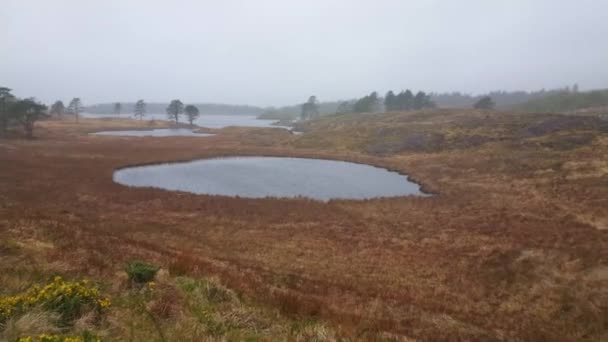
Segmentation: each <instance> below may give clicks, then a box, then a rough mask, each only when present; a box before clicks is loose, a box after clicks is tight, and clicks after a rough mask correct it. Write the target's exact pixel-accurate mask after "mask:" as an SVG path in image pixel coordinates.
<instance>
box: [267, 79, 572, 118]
mask: <svg viewBox="0 0 608 342" xmlns="http://www.w3.org/2000/svg"><path fill="white" fill-rule="evenodd" d="M564 93H567V94H569V93H572V94H578V86H577V85H574V86H573V87H564V88H560V89H550V90H545V89H542V90H538V91H531V92H528V91H503V90H497V91H492V92H489V93H486V94H478V95H472V94H465V93H460V92H452V93H430V94H429V95H430V97H431V101H433V103H435V105H436V106H437V107H440V108H456V109H458V108H473V106H474V105H475V103H477V101H479V100H480V99H481V98H483V97H486V96H489V97H491V98H492V100H493V101H494V103H495V104H496V108H497V109H502V110H508V109H517V108H520V107H522V106H523V105H524V104H526V103H533V101H535V100H538V101H539V102H542V101H543V99H545V98H548V97H550V98H552V97H554V96H561V94H564ZM580 94H582V93H580ZM381 95H382V94H381ZM356 101H357V99H351V100H346V101H330V102H320V103H319V112H320V114H321V116H325V115H331V114H336V112H338V111H339V110H338V108H339V107H340V105H341V104H343V103H348V104H350V105H352V104H353V103H354V102H356ZM383 101H384V98H383V97H380V102H381V103H380V105H381V107H382V108H383ZM301 111H302V104H296V105H291V106H284V107H279V108H275V107H271V108H267V109H266V110H265V111H264V112H263V113H262V114H261V115H260V116H259V117H260V118H263V119H274V120H292V119H296V118H297V117H299V115H300V112H301ZM382 111H383V110H382Z"/></svg>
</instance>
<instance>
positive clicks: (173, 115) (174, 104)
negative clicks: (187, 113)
mask: <svg viewBox="0 0 608 342" xmlns="http://www.w3.org/2000/svg"><path fill="white" fill-rule="evenodd" d="M183 112H184V104H183V103H182V101H180V100H173V101H171V103H170V104H169V107H167V116H168V117H169V120H174V121H175V124H176V125H177V124H178V123H179V116H180V115H181V114H182V113H183Z"/></svg>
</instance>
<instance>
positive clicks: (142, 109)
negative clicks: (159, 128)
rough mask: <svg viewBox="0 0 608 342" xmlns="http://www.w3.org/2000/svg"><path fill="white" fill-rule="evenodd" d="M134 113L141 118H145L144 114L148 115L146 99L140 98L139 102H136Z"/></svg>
mask: <svg viewBox="0 0 608 342" xmlns="http://www.w3.org/2000/svg"><path fill="white" fill-rule="evenodd" d="M133 115H134V116H135V117H136V118H138V119H139V120H143V118H144V115H146V103H145V102H144V100H138V101H137V102H135V107H134V109H133Z"/></svg>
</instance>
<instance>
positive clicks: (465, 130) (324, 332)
mask: <svg viewBox="0 0 608 342" xmlns="http://www.w3.org/2000/svg"><path fill="white" fill-rule="evenodd" d="M355 118H356V119H353V117H348V116H345V117H334V118H329V119H326V120H323V121H319V122H313V123H311V124H310V126H309V127H306V129H308V130H309V131H310V132H309V133H307V134H304V135H302V136H293V135H290V134H289V133H288V132H286V131H283V130H280V129H234V128H233V129H224V130H219V131H218V132H219V134H218V135H216V136H213V137H205V138H200V139H189V138H179V137H173V138H162V139H157V138H112V137H95V136H87V135H86V134H83V133H86V132H88V131H90V129H94V128H95V129H96V127H98V125H100V123H98V122H96V121H95V122H93V121H88V120H83V122H84V123H82V124H81V126H74V125H72V124H69V125H68V124H64V123H63V122H48V123H42V124H41V125H40V126H41V127H39V128H40V129H39V130H38V135H39V139H37V140H35V141H24V140H6V141H2V142H0V165H2V167H1V168H0V232H1V233H2V234H3V236H6V237H7V241H12V242H7V243H3V245H2V247H0V253H1V254H0V255H1V256H2V258H3V263H2V264H3V266H2V267H3V268H4V270H3V271H4V272H2V273H1V274H3V275H2V276H0V285H1V286H0V289H1V290H0V291H3V292H11V291H16V289H19V288H23V287H27V285H26V284H28V285H29V284H31V282H32V281H35V280H37V279H40V278H44V276H45V275H48V274H49V272H53V270H56V271H60V272H64V273H70V274H78V275H86V276H89V277H97V278H99V279H102V278H104V279H109V280H108V287H109V289H110V291H111V292H112V293H115V294H116V295H119V294H120V293H122V291H124V289H122V288H121V287H120V285H119V284H120V283H121V278H120V276H119V275H118V274H117V272H119V271H120V270H121V268H122V264H123V263H124V262H125V261H126V260H128V259H130V258H140V259H143V260H149V261H153V262H156V263H158V264H161V265H163V267H165V268H166V269H168V270H169V271H170V273H171V274H170V275H168V276H167V277H168V278H167V284H168V285H167V286H169V288H174V289H175V288H177V289H180V290H179V291H182V292H180V293H181V295H183V298H182V299H181V301H182V304H180V306H179V307H176V308H170V307H167V305H168V302H170V301H171V300H172V299H171V298H177V297H174V296H178V295H177V294H176V293H168V294H167V295H166V298H164V299H163V297H159V298H158V299H156V300H157V302H158V304H157V307H156V308H154V311H155V312H156V313H155V315H157V316H159V317H161V316H162V320H161V321H162V322H161V324H162V325H163V328H164V329H165V331H166V332H167V334H169V335H172V336H176V337H178V338H177V340H180V338H179V337H181V338H182V339H188V338H192V339H204V338H212V339H213V338H220V336H224V337H231V336H232V337H233V338H234V339H237V340H238V339H244V338H246V337H252V338H258V339H265V338H266V339H282V338H288V339H301V340H331V339H333V338H338V337H348V338H350V339H376V338H380V337H386V338H389V339H390V338H392V339H406V338H412V339H422V340H457V339H461V340H530V341H533V340H534V341H536V340H583V339H590V340H602V339H607V338H608V290H607V289H608V286H607V285H608V279H607V277H604V276H602V274H604V272H605V269H606V267H607V266H608V248H607V247H608V231H607V230H605V229H603V227H604V224H605V222H606V220H607V219H608V211H607V210H606V208H607V207H608V172H607V169H606V167H605V166H606V165H605V163H604V161H605V160H606V156H607V155H608V144H607V143H606V141H608V140H607V138H606V133H605V132H604V131H602V130H598V129H595V128H593V127H587V126H582V127H581V126H577V127H575V128H569V127H566V128H564V129H560V130H558V131H552V132H549V133H546V134H545V133H543V134H542V135H530V134H526V132H528V131H527V129H528V128H530V127H533V125H539V124H542V123H543V122H544V120H548V119H551V120H553V119H554V116H551V115H546V116H543V115H534V116H524V115H515V114H508V113H486V112H472V113H467V112H463V111H435V112H418V113H407V114H402V113H390V114H382V115H378V116H371V115H364V116H361V117H355ZM113 124H114V123H112V125H113ZM121 125H123V124H122V123H121ZM124 125H126V126H128V125H129V123H126V124H124ZM109 126H111V125H109ZM105 127H106V126H104V128H103V129H106V128H105ZM534 127H539V126H534ZM540 127H544V126H542V125H541V126H540ZM389 128H390V129H389ZM387 129H388V130H387ZM534 132H537V131H534ZM414 133H417V135H416V134H414ZM413 134H414V135H413ZM580 134H586V135H591V136H592V139H591V140H588V139H574V140H571V141H570V140H568V141H566V142H565V143H556V141H557V142H560V141H562V140H563V139H561V138H562V137H570V136H572V135H580ZM412 135H413V136H414V138H412ZM440 136H441V138H438V137H440ZM428 137H431V138H430V139H431V140H428V141H431V142H432V144H431V145H432V148H427V147H426V146H428V145H426V141H427V140H425V139H427V138H428ZM471 137H473V138H471ZM479 137H482V138H479ZM421 141H422V142H423V144H422V145H420V142H421ZM547 141H549V142H551V143H549V144H548V143H547ZM383 143H384V145H383ZM563 144H565V145H566V146H565V147H566V148H564V145H563ZM420 146H422V148H420ZM223 155H277V156H309V157H319V158H336V159H343V160H352V161H357V162H364V163H370V164H375V165H379V166H385V167H389V168H391V169H396V170H400V171H402V172H405V173H408V174H409V175H411V176H412V177H413V178H414V179H416V180H418V181H420V182H421V183H422V184H423V186H424V188H425V189H427V190H429V191H433V192H436V193H437V194H438V195H436V196H433V197H429V198H393V199H377V200H368V201H330V202H329V203H320V202H316V201H309V200H305V199H291V200H282V199H258V200H252V199H236V198H226V197H217V196H201V195H191V194H186V193H174V192H166V191H162V190H155V189H143V188H139V189H135V188H133V189H131V188H127V187H123V186H120V185H118V184H114V183H113V182H112V172H113V170H114V169H115V168H118V167H121V166H125V165H132V164H141V163H150V162H158V161H169V160H188V159H194V158H206V157H214V156H223ZM4 260H6V262H5V261H4ZM11 270H12V271H11ZM7 272H8V273H7ZM17 273H19V274H20V275H19V276H15V274H17ZM4 274H9V275H4ZM184 274H185V275H188V276H189V277H193V278H195V279H199V278H200V277H206V276H209V275H213V276H215V277H217V279H219V280H220V281H221V284H223V285H222V287H223V286H225V287H227V289H225V291H229V293H230V295H229V296H228V297H229V298H230V301H229V303H230V304H229V305H227V306H228V308H227V309H225V311H224V309H223V308H224V306H223V305H225V304H226V303H222V302H220V303H219V304H218V303H214V304H212V306H213V310H212V313H211V314H210V316H208V317H207V316H204V315H203V316H201V314H196V310H193V309H192V307H190V309H188V310H183V308H189V306H188V304H187V303H190V302H191V301H192V300H193V299H192V298H199V297H197V296H199V295H200V294H195V295H192V294H191V293H188V292H187V291H184V290H183V288H182V287H180V280H179V279H181V278H175V276H176V275H184ZM598 275H599V276H598ZM193 281H196V280H193ZM202 288H204V286H203V287H202ZM228 289H229V290H228ZM196 291H199V292H200V291H203V293H207V292H205V291H206V290H196ZM196 291H195V293H199V292H196ZM200 296H203V295H200ZM220 297H221V296H220ZM201 298H204V296H203V297H201ZM235 298H236V299H235ZM240 298H242V299H240ZM199 302H200V301H199ZM203 302H204V303H207V302H205V301H203ZM117 305H118V306H117V307H116V308H115V309H114V311H113V313H112V314H111V317H109V318H108V320H109V321H110V322H114V323H111V324H109V326H110V328H107V329H109V330H108V332H107V333H108V334H109V335H110V336H121V338H125V339H128V337H129V336H132V335H131V334H132V333H133V331H137V332H138V334H140V335H137V339H138V340H143V339H147V338H151V339H154V338H156V337H154V336H156V335H155V332H154V331H155V330H154V328H153V326H152V324H151V323H150V322H149V319H147V318H146V316H145V315H133V313H132V310H131V309H130V307H131V306H130V305H129V304H128V303H126V304H124V305H123V306H121V305H120V304H117ZM205 305H207V304H205ZM205 305H203V307H205ZM275 309H280V310H281V312H282V314H278V313H276V312H275V311H273V310H275ZM201 317H202V318H201ZM205 317H207V318H208V319H209V321H204V319H207V318H205ZM209 317H210V318H209ZM269 317H272V318H269ZM308 318H315V319H321V320H323V321H324V322H326V323H325V324H322V325H319V324H317V323H315V324H314V325H313V326H312V328H311V327H310V326H307V325H306V324H304V323H302V320H306V319H308ZM252 319H253V320H254V321H253V322H251V321H250V320H252ZM125 320H126V321H125ZM125 322H130V323H129V324H131V328H130V327H129V325H127V323H125ZM197 322H198V323H197ZM201 322H206V323H201ZM225 322H230V324H226V323H225ZM235 322H236V323H235ZM289 322H296V323H289ZM201 324H202V325H201ZM227 325H228V326H230V327H231V328H230V329H224V328H222V327H226V326H227ZM290 325H293V329H294V330H293V331H292V330H290V329H287V328H286V327H289V326H290ZM201 326H202V327H203V328H201ZM234 326H236V327H237V328H234ZM132 327H140V328H141V329H140V328H138V329H135V328H132ZM104 329H106V328H104ZM134 329H135V330H134ZM311 330H312V332H311ZM142 331H143V333H142ZM218 332H219V333H218ZM214 334H215V335H214ZM231 334H234V336H233V335H231Z"/></svg>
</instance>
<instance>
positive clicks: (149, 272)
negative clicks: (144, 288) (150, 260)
mask: <svg viewBox="0 0 608 342" xmlns="http://www.w3.org/2000/svg"><path fill="white" fill-rule="evenodd" d="M159 269H160V267H157V266H154V265H151V264H147V263H145V262H143V261H139V260H133V261H130V262H129V263H127V265H126V266H125V272H127V276H129V280H130V281H131V284H144V283H149V282H151V281H152V280H154V277H155V276H156V273H157V272H158V270H159Z"/></svg>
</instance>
